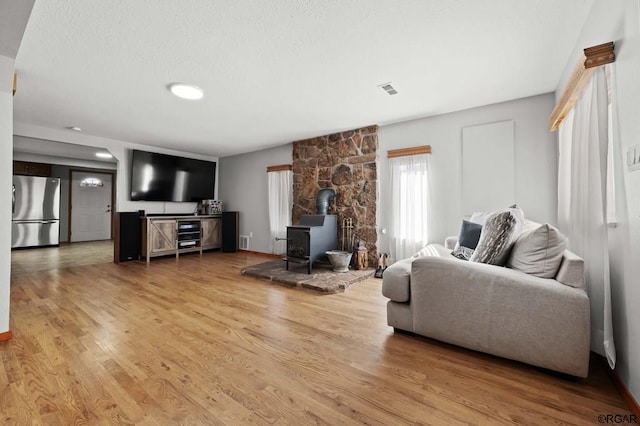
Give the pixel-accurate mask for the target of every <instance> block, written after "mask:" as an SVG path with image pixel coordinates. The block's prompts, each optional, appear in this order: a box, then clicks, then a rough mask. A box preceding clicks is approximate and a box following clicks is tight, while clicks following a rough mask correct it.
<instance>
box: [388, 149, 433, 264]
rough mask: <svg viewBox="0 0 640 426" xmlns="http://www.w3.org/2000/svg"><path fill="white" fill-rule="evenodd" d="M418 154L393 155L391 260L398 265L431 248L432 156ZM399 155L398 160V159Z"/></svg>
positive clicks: (390, 227) (390, 164) (420, 152)
mask: <svg viewBox="0 0 640 426" xmlns="http://www.w3.org/2000/svg"><path fill="white" fill-rule="evenodd" d="M418 148H423V150H422V151H415V148H414V149H413V150H414V152H419V153H416V154H409V155H403V154H402V152H406V151H405V150H397V151H395V152H396V153H397V152H398V151H400V155H397V154H394V151H389V181H390V183H391V200H390V201H391V203H390V213H391V221H390V226H389V234H390V235H389V237H390V246H391V247H390V250H391V259H392V260H393V261H397V260H400V259H404V258H407V257H409V256H411V255H413V254H414V253H415V252H417V251H418V250H420V249H421V248H423V247H424V246H425V245H427V241H428V238H427V237H428V235H427V229H428V226H427V224H428V212H427V204H428V203H427V199H428V196H429V191H428V153H430V152H431V149H430V147H428V146H425V147H418ZM396 155H397V156H396Z"/></svg>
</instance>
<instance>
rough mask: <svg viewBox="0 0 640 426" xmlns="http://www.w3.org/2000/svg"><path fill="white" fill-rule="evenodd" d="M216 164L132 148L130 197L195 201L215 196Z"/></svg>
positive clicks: (137, 199)
mask: <svg viewBox="0 0 640 426" xmlns="http://www.w3.org/2000/svg"><path fill="white" fill-rule="evenodd" d="M215 183H216V163H215V162H213V161H203V160H196V159H193V158H184V157H175V156H173V155H165V154H158V153H155V152H146V151H138V150H136V149H134V150H133V153H132V156H131V200H132V201H174V202H195V201H200V200H209V199H213V198H215V197H214V188H215Z"/></svg>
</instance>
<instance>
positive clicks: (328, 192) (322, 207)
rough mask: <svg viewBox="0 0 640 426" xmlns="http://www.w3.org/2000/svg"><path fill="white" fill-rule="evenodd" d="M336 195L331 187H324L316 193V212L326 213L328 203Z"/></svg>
mask: <svg viewBox="0 0 640 426" xmlns="http://www.w3.org/2000/svg"><path fill="white" fill-rule="evenodd" d="M335 197H336V191H335V190H333V189H331V188H324V189H321V190H320V191H318V194H317V195H316V214H327V212H328V211H329V203H330V202H331V201H333V199H334V198H335Z"/></svg>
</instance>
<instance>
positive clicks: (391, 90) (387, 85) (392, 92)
mask: <svg viewBox="0 0 640 426" xmlns="http://www.w3.org/2000/svg"><path fill="white" fill-rule="evenodd" d="M378 87H380V88H381V89H382V90H384V91H385V92H387V93H388V94H390V95H396V94H397V93H398V91H397V90H396V89H395V88H394V87H393V86H392V85H391V82H390V81H389V82H387V83H383V84H380V85H378Z"/></svg>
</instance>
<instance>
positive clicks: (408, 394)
mask: <svg viewBox="0 0 640 426" xmlns="http://www.w3.org/2000/svg"><path fill="white" fill-rule="evenodd" d="M265 260H270V259H268V258H265V257H261V256H256V255H251V254H244V253H238V254H226V253H225V254H223V253H217V252H213V253H205V254H204V255H203V256H202V257H200V256H199V255H197V254H191V255H187V256H181V257H180V259H179V260H177V261H176V259H175V258H173V257H170V258H160V259H154V260H153V261H152V262H151V264H150V265H146V264H145V263H144V262H127V263H122V264H120V265H116V264H113V263H100V264H94V265H81V266H70V267H61V268H59V269H50V270H44V271H38V270H33V271H17V273H15V274H13V276H12V284H11V329H12V331H13V333H14V338H13V339H12V340H10V341H8V342H5V343H0V357H1V358H0V423H2V424H18V425H23V424H32V423H33V424H47V425H57V424H59V425H71V424H89V425H103V424H104V425H106V424H141V425H147V424H148V425H170V424H227V425H244V424H259V425H306V424H328V425H342V424H347V425H348V424H369V425H397V424H429V425H455V424H487V425H494V424H512V423H517V424H527V425H530V424H540V425H549V424H580V425H583V424H598V421H597V416H598V415H599V414H609V413H611V414H618V413H619V414H625V413H627V414H628V413H629V412H628V411H627V409H626V407H625V406H624V403H623V401H622V399H621V397H620V396H619V394H618V393H617V391H616V390H615V388H614V387H613V385H612V384H611V382H610V381H609V378H608V377H607V375H606V373H605V370H604V368H603V366H602V363H601V362H593V363H592V371H591V375H590V378H589V379H588V380H571V379H568V378H566V377H558V376H557V375H553V374H550V373H548V372H544V371H541V370H539V369H536V368H533V367H530V366H527V365H524V364H520V363H517V362H512V361H508V360H503V359H500V358H496V357H492V356H488V355H484V354H480V353H476V352H472V351H468V350H464V349H460V348H457V347H454V346H450V345H446V344H442V343H438V342H436V341H433V340H429V339H424V338H419V337H416V336H410V335H405V334H400V333H397V334H394V333H393V330H392V329H391V328H390V327H388V326H387V325H386V318H385V316H386V313H385V303H386V300H385V298H384V297H382V295H381V294H380V285H381V282H380V280H376V279H374V278H372V279H369V280H367V281H364V282H361V283H358V284H356V285H354V286H352V287H350V288H349V290H348V291H347V292H346V293H343V294H337V295H316V294H314V293H308V292H304V291H300V290H295V289H289V288H286V287H281V286H277V285H274V284H269V283H264V282H261V281H257V280H254V279H252V278H246V277H242V276H241V275H240V273H239V271H240V269H241V268H242V267H243V266H245V265H248V264H253V263H259V262H262V261H265Z"/></svg>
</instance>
